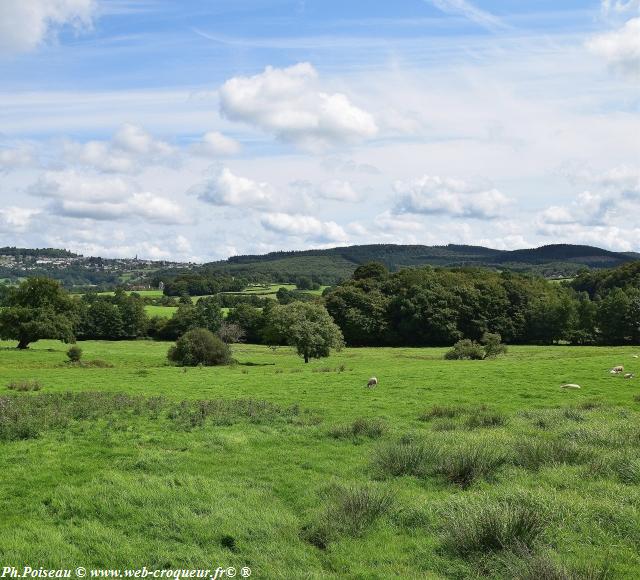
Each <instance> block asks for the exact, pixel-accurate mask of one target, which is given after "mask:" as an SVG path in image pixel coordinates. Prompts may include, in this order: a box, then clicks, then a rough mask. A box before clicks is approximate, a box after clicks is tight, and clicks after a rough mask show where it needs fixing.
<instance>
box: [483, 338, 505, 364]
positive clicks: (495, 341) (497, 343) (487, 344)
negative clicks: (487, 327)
mask: <svg viewBox="0 0 640 580" xmlns="http://www.w3.org/2000/svg"><path fill="white" fill-rule="evenodd" d="M481 342H482V344H483V345H484V358H497V357H499V356H500V355H503V354H506V353H507V345H506V344H502V337H501V336H500V335H499V334H498V333H492V332H485V333H484V334H483V335H482V341H481Z"/></svg>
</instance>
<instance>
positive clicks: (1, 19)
mask: <svg viewBox="0 0 640 580" xmlns="http://www.w3.org/2000/svg"><path fill="white" fill-rule="evenodd" d="M95 9H96V2H95V1H94V0H2V1H1V2H0V54H3V53H5V54H6V53H19V52H27V51H30V50H33V49H35V48H37V47H38V46H39V45H40V44H42V43H43V42H44V41H46V40H47V39H48V38H50V37H52V36H55V32H56V30H57V29H59V28H61V27H63V26H65V25H69V26H72V27H73V28H75V29H76V30H79V29H82V28H87V27H90V26H91V21H92V17H93V15H94V12H95Z"/></svg>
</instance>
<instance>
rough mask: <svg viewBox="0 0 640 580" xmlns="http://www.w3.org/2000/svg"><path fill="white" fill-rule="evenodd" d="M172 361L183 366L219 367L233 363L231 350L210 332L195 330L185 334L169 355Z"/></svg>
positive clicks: (201, 329) (204, 329)
mask: <svg viewBox="0 0 640 580" xmlns="http://www.w3.org/2000/svg"><path fill="white" fill-rule="evenodd" d="M167 357H168V358H169V360H170V361H172V362H174V363H177V364H179V365H182V366H190V367H194V366H198V365H204V366H217V365H228V364H229V363H230V362H231V349H230V348H229V345H227V344H225V343H224V342H222V340H220V339H219V338H218V337H217V336H215V335H214V334H213V333H212V332H211V331H210V330H207V329H206V328H194V329H193V330H189V331H188V332H186V333H185V334H183V335H182V336H181V337H180V338H179V339H178V341H177V342H176V344H175V346H172V347H171V348H170V349H169V352H168V353H167Z"/></svg>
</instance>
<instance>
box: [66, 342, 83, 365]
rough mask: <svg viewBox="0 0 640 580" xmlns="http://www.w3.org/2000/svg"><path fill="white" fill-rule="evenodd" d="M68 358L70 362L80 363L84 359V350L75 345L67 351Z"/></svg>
mask: <svg viewBox="0 0 640 580" xmlns="http://www.w3.org/2000/svg"><path fill="white" fill-rule="evenodd" d="M67 358H68V359H69V362H72V363H78V362H80V359H81V358H82V349H81V348H80V347H79V346H78V345H76V344H74V345H73V346H72V347H70V348H69V350H68V351H67Z"/></svg>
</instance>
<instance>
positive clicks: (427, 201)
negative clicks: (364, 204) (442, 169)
mask: <svg viewBox="0 0 640 580" xmlns="http://www.w3.org/2000/svg"><path fill="white" fill-rule="evenodd" d="M394 190H395V193H396V196H397V201H396V205H395V208H394V212H395V213H397V214H403V213H409V214H427V215H448V216H451V217H456V218H475V219H483V220H487V219H494V218H497V217H499V216H500V215H502V214H503V213H504V211H505V209H506V208H507V206H508V205H509V203H510V202H509V199H508V198H507V197H506V196H505V195H504V194H503V193H501V192H500V191H498V190H497V189H493V188H491V189H485V188H478V187H477V186H472V185H470V184H468V183H466V182H465V181H462V180H459V179H451V178H442V177H438V176H430V175H424V176H423V177H421V178H419V179H415V180H413V181H397V182H396V183H395V184H394Z"/></svg>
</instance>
